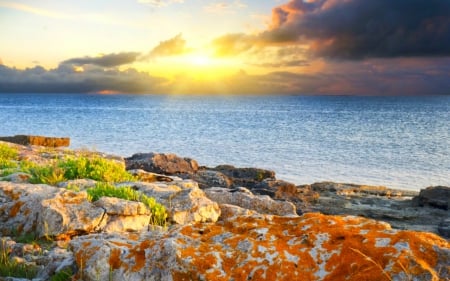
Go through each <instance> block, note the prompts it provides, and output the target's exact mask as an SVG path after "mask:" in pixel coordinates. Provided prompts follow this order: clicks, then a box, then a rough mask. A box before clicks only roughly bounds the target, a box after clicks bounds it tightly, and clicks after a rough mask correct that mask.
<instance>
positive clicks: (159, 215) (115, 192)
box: [86, 182, 167, 226]
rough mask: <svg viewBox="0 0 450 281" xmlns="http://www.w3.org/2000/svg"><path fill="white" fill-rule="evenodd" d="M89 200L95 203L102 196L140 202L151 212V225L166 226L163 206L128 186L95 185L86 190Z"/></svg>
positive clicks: (165, 213) (165, 214)
mask: <svg viewBox="0 0 450 281" xmlns="http://www.w3.org/2000/svg"><path fill="white" fill-rule="evenodd" d="M86 191H87V193H88V196H89V200H91V201H97V200H99V199H100V198H101V197H103V196H109V197H116V198H121V199H125V200H130V201H136V202H142V203H144V204H145V205H146V206H147V207H148V208H149V209H150V211H151V213H152V218H151V224H153V225H160V226H166V218H167V212H166V209H165V208H164V206H163V205H161V204H159V203H157V202H156V200H155V199H154V198H152V197H148V196H147V195H145V194H143V193H142V192H139V191H136V190H134V189H133V188H131V187H130V186H122V187H115V186H114V185H112V184H109V183H100V182H99V183H97V184H96V186H95V187H92V188H88V189H87V190H86Z"/></svg>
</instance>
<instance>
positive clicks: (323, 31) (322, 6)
mask: <svg viewBox="0 0 450 281" xmlns="http://www.w3.org/2000/svg"><path fill="white" fill-rule="evenodd" d="M449 14H450V1H447V0H395V1H392V0H315V1H314V0H311V1H304V0H291V1H290V2H289V3H287V4H285V5H281V6H279V7H276V8H274V9H273V10H272V22H271V24H270V27H269V28H268V29H267V30H265V31H263V32H260V33H259V34H256V35H249V34H228V35H224V36H221V37H219V38H217V39H216V40H214V42H213V45H215V46H216V48H217V50H218V51H217V53H218V54H219V55H220V54H223V55H237V54H239V53H242V52H246V51H248V50H250V49H254V48H255V46H256V47H257V48H261V47H263V46H286V45H300V44H303V45H308V46H309V51H308V55H309V56H311V57H312V56H314V57H323V58H335V59H350V60H355V59H356V60H359V59H366V58H393V57H435V56H441V57H442V56H450V17H449V16H448V15H449ZM220 44H223V46H221V45H220ZM228 47H231V48H230V49H228Z"/></svg>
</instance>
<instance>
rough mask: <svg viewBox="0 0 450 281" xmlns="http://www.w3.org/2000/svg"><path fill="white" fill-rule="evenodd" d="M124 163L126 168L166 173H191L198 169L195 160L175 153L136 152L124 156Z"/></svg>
mask: <svg viewBox="0 0 450 281" xmlns="http://www.w3.org/2000/svg"><path fill="white" fill-rule="evenodd" d="M125 163H126V167H127V170H131V169H142V170H144V171H147V172H152V173H158V174H166V175H177V174H193V173H195V172H196V171H197V170H198V164H197V161H195V160H193V159H190V158H181V157H179V156H177V155H175V154H160V153H138V154H134V155H133V156H131V157H129V158H125Z"/></svg>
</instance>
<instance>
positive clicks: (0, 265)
mask: <svg viewBox="0 0 450 281" xmlns="http://www.w3.org/2000/svg"><path fill="white" fill-rule="evenodd" d="M37 272H38V268H37V267H35V266H30V265H26V264H24V263H18V262H17V261H14V260H11V259H10V256H9V253H8V249H7V246H6V241H5V240H2V241H1V243H0V276H4V277H16V278H28V279H32V278H34V277H35V276H36V275H37Z"/></svg>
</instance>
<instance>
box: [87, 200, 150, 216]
mask: <svg viewBox="0 0 450 281" xmlns="http://www.w3.org/2000/svg"><path fill="white" fill-rule="evenodd" d="M93 204H94V206H97V207H100V208H102V209H104V210H105V211H106V213H107V214H108V215H122V216H136V215H150V214H151V212H150V210H149V209H148V208H147V206H145V204H144V203H142V202H135V201H129V200H124V199H120V198H115V197H107V196H104V197H101V198H100V199H99V200H97V201H95V202H94V203H93Z"/></svg>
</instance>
